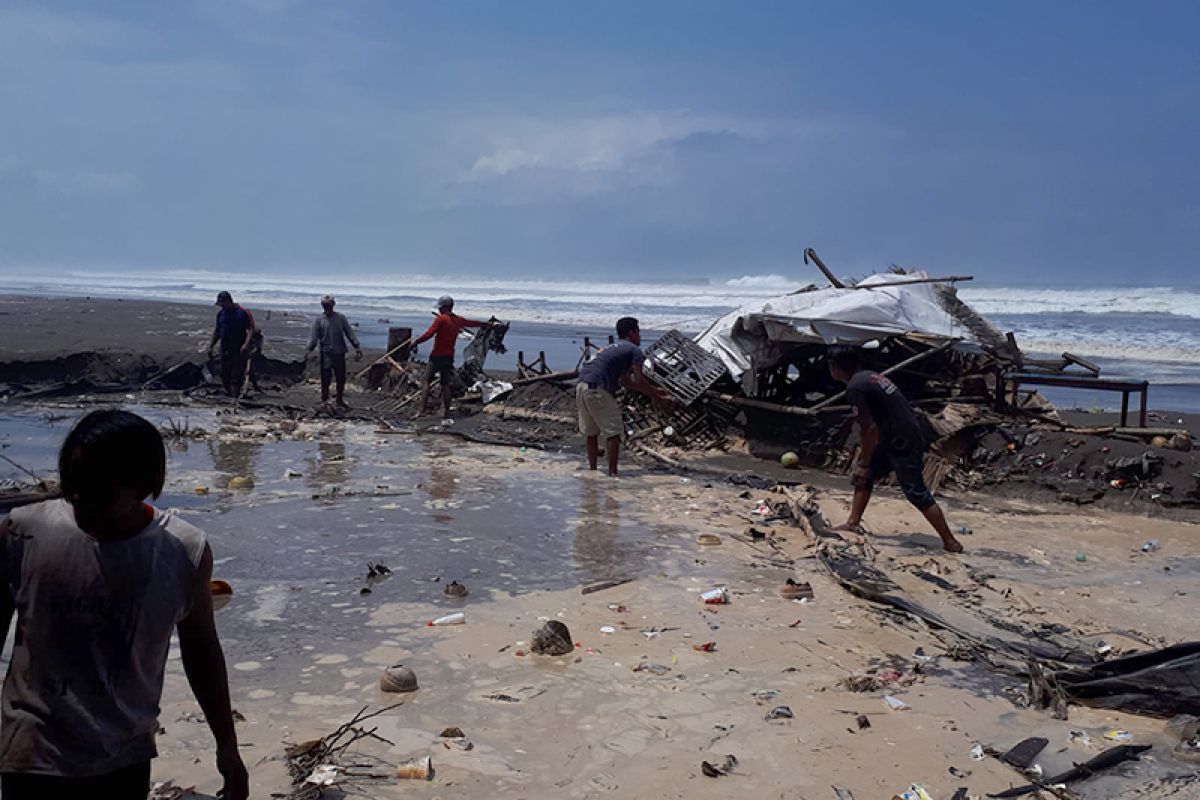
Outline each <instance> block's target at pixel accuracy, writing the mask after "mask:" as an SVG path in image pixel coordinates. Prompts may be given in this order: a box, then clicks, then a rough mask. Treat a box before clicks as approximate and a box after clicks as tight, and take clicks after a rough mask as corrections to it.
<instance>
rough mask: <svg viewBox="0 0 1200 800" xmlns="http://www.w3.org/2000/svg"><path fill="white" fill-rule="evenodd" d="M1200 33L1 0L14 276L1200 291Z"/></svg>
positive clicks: (1018, 17) (920, 5)
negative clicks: (221, 275)
mask: <svg viewBox="0 0 1200 800" xmlns="http://www.w3.org/2000/svg"><path fill="white" fill-rule="evenodd" d="M1197 30H1200V4H1197V3H1194V2H1178V3H1175V2H1148V3H1139V4H1134V3H1128V2H1121V3H1111V2H1099V1H1097V2H1070V1H1068V0H1061V1H1058V2H1053V3H1046V2H1029V1H1026V0H1011V1H1009V2H957V1H956V2H907V3H896V2H854V1H853V0H848V2H836V3H835V2H800V0H792V1H791V2H779V3H776V2H743V3H730V2H721V3H713V2H706V0H687V1H686V2H672V1H670V0H655V2H650V3H647V2H622V1H621V0H609V1H608V2H604V3H564V2H561V0H560V1H559V2H545V3H542V2H522V1H520V0H513V2H469V1H468V0H458V1H456V2H449V3H435V2H422V3H408V2H401V1H400V0H346V1H345V2H336V3H334V2H324V1H323V0H314V1H313V2H305V1H303V0H194V1H193V0H173V1H172V2H167V3H164V2H161V0H145V2H138V1H136V0H125V1H114V2H109V3H94V2H78V3H75V2H56V3H40V4H36V5H35V4H24V3H19V2H18V3H13V2H9V1H8V0H0V270H4V269H9V270H16V269H23V270H28V269H31V268H33V269H41V268H44V269H48V270H53V269H65V268H74V269H79V268H110V269H111V268H120V269H131V270H154V269H198V270H200V269H204V270H234V271H240V270H253V271H256V272H266V273H272V272H275V273H280V274H300V273H312V274H331V275H336V274H345V273H354V274H373V273H381V274H382V273H386V274H388V275H392V276H395V275H404V274H426V275H428V274H444V275H472V276H509V275H511V276H519V277H523V278H528V277H544V278H571V279H575V280H580V279H590V280H597V281H607V280H612V281H620V280H629V279H632V278H637V279H640V280H653V279H661V280H694V279H702V278H726V277H736V276H741V275H767V274H780V275H801V276H804V277H805V279H808V278H810V277H811V278H816V277H818V276H817V275H816V274H815V273H813V272H812V267H805V266H804V265H803V263H802V259H801V254H802V252H803V250H804V248H805V247H814V248H816V250H817V251H818V252H819V253H820V254H821V255H822V257H823V258H824V260H825V261H826V262H827V263H828V264H829V265H830V266H831V267H834V268H835V270H836V271H837V272H839V273H841V274H856V273H857V274H865V273H868V272H870V271H873V270H876V269H881V268H884V267H886V266H887V265H888V264H889V263H897V264H901V265H904V266H919V267H922V268H925V269H929V270H931V271H933V272H937V273H942V274H964V273H966V274H974V275H976V276H977V278H978V279H979V280H981V281H984V282H987V283H991V284H995V285H1009V284H1012V285H1029V284H1034V285H1038V284H1056V285H1059V284H1071V283H1084V284H1109V285H1172V284H1175V285H1183V284H1189V285H1194V284H1195V283H1196V282H1197V281H1198V280H1200V279H1198V278H1196V277H1195V276H1196V275H1197V274H1198V273H1200V269H1197V267H1198V266H1200V257H1198V256H1197V253H1198V252H1200V155H1198V150H1197V145H1198V143H1200V47H1198V46H1197V45H1196V40H1195V32H1196V31H1197Z"/></svg>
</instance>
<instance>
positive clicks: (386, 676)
mask: <svg viewBox="0 0 1200 800" xmlns="http://www.w3.org/2000/svg"><path fill="white" fill-rule="evenodd" d="M379 689H380V691H383V692H398V693H402V692H415V691H416V690H417V674H416V673H415V672H413V671H412V668H411V667H407V666H405V665H404V664H393V665H392V666H390V667H388V668H387V669H385V670H384V671H383V675H382V676H381V677H380V678H379Z"/></svg>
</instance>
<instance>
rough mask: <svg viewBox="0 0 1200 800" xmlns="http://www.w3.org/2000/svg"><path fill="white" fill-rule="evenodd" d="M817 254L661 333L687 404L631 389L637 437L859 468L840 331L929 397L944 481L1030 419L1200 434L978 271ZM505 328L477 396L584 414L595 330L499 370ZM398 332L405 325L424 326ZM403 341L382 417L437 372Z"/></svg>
mask: <svg viewBox="0 0 1200 800" xmlns="http://www.w3.org/2000/svg"><path fill="white" fill-rule="evenodd" d="M810 259H811V260H812V261H813V262H815V263H816V265H817V267H818V268H819V269H820V270H821V271H822V272H823V273H824V274H825V276H826V277H827V278H828V280H829V285H827V286H825V287H818V286H815V285H809V286H806V287H804V288H801V289H797V290H796V291H793V292H789V293H787V294H783V295H780V296H778V297H773V298H771V299H769V300H767V301H765V302H757V303H755V304H753V305H750V306H746V307H743V308H740V309H738V310H736V311H732V312H730V313H728V314H726V315H725V316H723V317H721V318H719V319H717V320H715V321H714V322H713V323H712V324H711V325H709V326H708V328H707V329H705V330H704V331H703V332H702V333H700V334H699V335H697V336H694V337H689V336H686V335H684V334H682V333H680V332H678V331H668V332H667V333H665V334H664V335H662V336H660V337H659V338H658V339H657V340H656V341H655V342H654V343H653V344H651V345H650V346H649V347H647V348H646V363H645V366H644V369H645V371H646V373H647V375H648V376H649V377H650V378H651V379H652V380H653V381H654V382H655V383H657V384H658V385H660V386H662V387H663V388H665V389H666V390H667V391H668V392H669V393H670V395H671V396H672V398H673V399H674V400H675V401H676V406H675V408H674V409H673V410H672V411H670V412H668V413H661V412H659V411H658V410H657V409H655V408H654V407H653V405H652V404H651V403H650V401H649V400H648V399H647V398H645V397H643V396H641V395H637V394H633V393H630V392H624V391H623V392H622V396H621V397H620V398H619V399H620V401H621V403H622V404H623V406H624V408H625V412H626V420H627V428H628V430H627V433H628V435H629V439H630V442H631V444H632V446H633V447H634V448H635V449H639V450H641V451H642V452H644V453H647V454H648V455H651V456H653V457H656V458H658V459H659V460H662V461H665V462H668V463H672V462H673V461H675V460H676V459H677V458H678V457H679V456H680V455H683V454H685V453H686V452H687V451H693V452H694V451H708V450H722V449H729V448H730V447H732V446H735V442H733V441H731V440H733V439H736V438H741V439H744V441H745V444H746V448H747V449H748V450H749V451H750V452H751V453H753V454H755V455H759V456H763V457H771V458H777V457H778V456H779V455H780V454H782V453H783V452H785V451H786V452H793V453H795V454H796V456H797V463H799V464H804V465H808V466H816V467H821V468H824V469H829V470H834V471H841V470H844V469H846V468H847V467H848V465H849V464H850V463H851V459H852V458H853V457H854V454H855V451H854V448H855V446H856V443H855V440H854V437H853V425H852V419H851V415H850V413H849V412H850V410H851V409H850V407H849V406H848V405H847V403H846V402H845V392H844V391H843V390H842V387H841V386H840V385H839V384H837V383H836V382H834V381H833V379H832V378H831V377H830V376H829V373H828V369H827V366H826V361H825V351H826V349H827V348H828V347H830V346H832V345H836V344H855V345H860V346H861V347H862V349H863V355H864V366H866V367H868V368H871V369H874V370H877V371H879V372H881V373H883V374H884V375H887V376H889V377H890V378H891V379H892V380H893V381H894V382H895V383H896V384H897V385H898V386H899V387H900V388H901V390H902V391H903V392H904V394H905V396H906V397H908V398H909V400H910V401H911V402H912V403H913V405H914V407H915V408H916V409H918V411H919V412H920V416H921V417H922V418H923V420H924V421H925V422H926V423H927V434H928V438H929V440H930V441H931V442H933V445H932V447H931V450H930V453H929V455H928V457H927V461H926V479H927V481H928V483H929V485H930V486H931V488H934V489H935V490H936V488H937V487H938V486H939V485H941V484H942V483H943V481H945V480H946V479H947V477H949V476H951V475H952V474H954V473H955V471H956V469H958V468H959V467H961V466H962V465H963V464H964V463H965V462H969V461H970V459H971V457H972V456H973V455H975V454H976V453H977V451H978V449H979V448H978V443H979V441H980V439H981V438H982V437H983V436H984V434H985V433H986V432H988V431H990V430H994V429H995V427H996V426H998V425H1012V424H1014V423H1022V424H1025V425H1029V426H1034V427H1035V428H1036V427H1037V426H1043V427H1045V428H1047V429H1051V430H1055V431H1060V432H1067V433H1070V432H1078V433H1081V434H1083V433H1086V434H1100V435H1108V436H1114V437H1117V438H1122V437H1123V438H1125V439H1127V440H1131V441H1135V442H1139V443H1144V444H1149V443H1150V442H1151V440H1153V441H1154V442H1155V443H1156V444H1160V443H1161V440H1160V439H1156V438H1155V437H1166V439H1167V441H1168V442H1173V443H1174V444H1173V445H1171V446H1175V445H1178V449H1181V450H1182V449H1188V448H1189V447H1190V437H1189V436H1188V434H1187V433H1186V432H1185V431H1180V430H1176V429H1155V428H1147V427H1146V415H1147V411H1146V396H1147V389H1148V386H1147V384H1146V383H1145V382H1144V381H1128V380H1113V379H1109V378H1107V377H1101V376H1100V368H1099V367H1098V366H1096V365H1095V364H1092V363H1089V362H1088V361H1087V360H1086V359H1083V358H1080V357H1078V356H1075V355H1072V354H1070V353H1063V354H1062V355H1061V357H1059V358H1057V359H1052V360H1041V359H1035V358H1031V357H1030V356H1028V355H1027V354H1025V353H1023V352H1022V351H1021V349H1020V347H1019V346H1018V344H1017V341H1016V338H1015V336H1014V335H1013V334H1012V333H1007V334H1004V333H1001V332H1000V331H998V330H997V329H996V328H995V327H993V326H992V325H991V324H990V323H989V322H988V321H987V320H986V319H985V318H984V317H983V316H981V315H980V314H979V313H977V312H976V311H974V310H973V309H972V308H970V306H968V305H967V304H966V303H965V302H963V301H962V300H960V299H959V297H958V296H957V292H956V288H955V287H956V284H958V283H960V282H962V281H967V280H971V276H965V275H953V276H947V277H931V276H930V275H928V274H926V273H925V272H921V271H904V270H901V269H898V268H895V267H893V268H892V270H891V271H889V272H885V273H881V274H876V275H872V276H870V277H867V278H865V279H863V280H860V281H857V282H854V283H847V282H843V281H842V280H839V279H838V278H836V277H835V276H834V275H833V274H832V273H831V272H830V271H829V270H828V269H827V268H826V267H825V265H824V264H823V263H821V261H820V259H819V258H818V257H817V255H816V253H815V252H813V251H812V250H811V249H809V250H808V251H806V253H805V261H806V262H807V261H809V260H810ZM505 331H507V326H506V325H501V326H497V327H495V328H493V329H491V331H490V333H489V334H488V335H487V336H481V337H477V338H476V339H475V340H474V341H472V342H471V344H470V345H469V346H468V347H467V352H466V358H465V363H464V366H463V367H462V369H461V370H460V375H459V378H460V381H461V383H462V387H461V388H460V392H461V391H462V390H464V389H465V390H466V396H467V397H468V398H478V400H479V401H480V402H481V403H482V404H483V405H484V408H485V410H486V411H489V412H491V413H495V414H500V415H502V416H504V417H505V418H510V417H513V416H516V417H521V416H525V417H532V418H537V417H541V418H544V419H547V420H550V421H553V422H556V423H558V424H560V425H562V426H564V429H565V427H567V426H571V425H572V424H573V421H574V415H573V398H571V397H570V396H569V392H568V391H567V387H566V386H565V383H566V382H567V381H569V380H570V379H572V378H574V377H575V376H576V374H577V370H578V367H579V366H581V365H582V363H583V362H584V361H585V360H586V359H587V358H590V357H591V355H592V354H593V353H594V352H595V351H596V350H597V349H599V348H598V347H597V346H596V345H595V344H594V343H593V342H592V341H591V340H589V339H585V340H584V345H583V352H582V353H581V355H580V359H579V362H578V363H577V364H576V367H575V369H573V370H568V371H561V372H555V371H552V370H551V369H550V368H549V366H548V365H547V364H546V360H545V354H544V353H542V354H539V357H538V359H536V360H535V361H533V362H532V363H526V360H525V355H524V353H522V354H520V357H519V358H518V360H517V364H518V370H517V375H516V377H515V378H513V379H512V380H497V379H494V378H491V377H490V376H488V374H487V373H486V372H485V371H484V369H483V361H484V359H485V357H486V355H487V353H488V352H504V349H503V348H504V346H503V338H504V333H505ZM393 333H394V335H395V337H396V338H397V339H400V338H401V337H403V336H404V334H406V333H409V332H407V331H405V330H403V329H401V330H400V331H399V332H396V331H394V332H393ZM610 341H611V339H610ZM389 351H390V352H389V354H388V356H385V358H384V359H381V360H380V361H379V362H377V363H376V364H375V365H373V366H372V367H370V368H369V370H368V371H365V372H369V377H368V386H370V387H371V388H376V389H381V390H383V391H384V392H385V394H386V395H387V396H386V398H385V399H384V400H383V401H382V402H380V403H378V404H377V405H376V406H375V408H374V410H375V411H376V412H378V413H379V414H381V415H382V416H386V415H387V414H389V413H395V412H398V411H400V410H401V409H404V408H407V407H409V406H410V405H411V403H412V402H413V400H414V398H415V397H416V396H417V394H418V392H419V384H420V378H421V374H422V371H423V365H422V364H420V363H417V362H413V361H411V360H410V359H409V353H408V351H407V342H403V341H402V342H400V344H399V346H397V347H395V348H389ZM535 384H550V385H558V386H559V387H561V388H560V389H559V393H558V394H559V396H558V397H557V399H556V400H555V401H554V402H548V401H547V399H546V396H545V392H538V393H533V392H530V391H522V389H523V388H526V389H530V388H532V387H533V385H535ZM1040 385H1051V386H1062V387H1079V388H1086V389H1099V390H1106V391H1113V392H1120V393H1121V395H1122V416H1121V422H1120V424H1119V425H1111V426H1107V427H1094V428H1088V429H1073V428H1071V427H1070V426H1069V425H1067V424H1065V423H1064V422H1063V421H1062V420H1061V419H1060V418H1059V417H1058V415H1057V413H1056V412H1055V410H1054V408H1053V407H1052V406H1050V404H1049V403H1047V402H1046V401H1045V400H1044V398H1043V397H1042V396H1041V395H1039V394H1038V393H1037V392H1036V391H1035V390H1033V389H1032V388H1031V387H1035V386H1040ZM468 387H469V388H468ZM539 388H541V387H539ZM1131 394H1140V398H1141V407H1140V419H1139V422H1140V424H1139V425H1137V426H1131V425H1130V424H1129V419H1128V417H1129V398H1130V395H1131ZM531 398H535V400H536V401H535V400H531ZM530 405H533V406H536V407H534V408H529V406H530ZM523 406H525V407H523ZM958 477H960V478H962V476H961V475H959V476H958ZM962 479H963V480H964V481H965V480H966V479H965V478H962Z"/></svg>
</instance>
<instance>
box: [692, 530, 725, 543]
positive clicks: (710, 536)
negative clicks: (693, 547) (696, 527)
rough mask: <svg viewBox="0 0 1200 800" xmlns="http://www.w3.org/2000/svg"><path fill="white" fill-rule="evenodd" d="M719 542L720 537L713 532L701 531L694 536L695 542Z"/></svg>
mask: <svg viewBox="0 0 1200 800" xmlns="http://www.w3.org/2000/svg"><path fill="white" fill-rule="evenodd" d="M720 543H721V537H720V536H717V535H716V534H715V533H702V534H700V535H699V536H697V537H696V544H703V545H716V544H720Z"/></svg>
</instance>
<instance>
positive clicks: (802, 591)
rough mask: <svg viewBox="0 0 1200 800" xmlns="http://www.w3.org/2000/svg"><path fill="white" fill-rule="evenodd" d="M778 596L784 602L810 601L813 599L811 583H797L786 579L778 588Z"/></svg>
mask: <svg viewBox="0 0 1200 800" xmlns="http://www.w3.org/2000/svg"><path fill="white" fill-rule="evenodd" d="M779 596H780V597H782V598H783V599H784V600H812V599H813V598H814V597H815V593H814V592H813V588H812V584H811V583H808V582H807V581H805V582H804V583H797V582H796V581H794V580H792V579H791V578H788V579H787V583H785V584H784V585H783V586H782V587H780V589H779Z"/></svg>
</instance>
